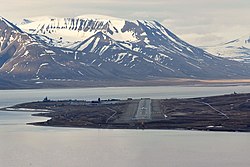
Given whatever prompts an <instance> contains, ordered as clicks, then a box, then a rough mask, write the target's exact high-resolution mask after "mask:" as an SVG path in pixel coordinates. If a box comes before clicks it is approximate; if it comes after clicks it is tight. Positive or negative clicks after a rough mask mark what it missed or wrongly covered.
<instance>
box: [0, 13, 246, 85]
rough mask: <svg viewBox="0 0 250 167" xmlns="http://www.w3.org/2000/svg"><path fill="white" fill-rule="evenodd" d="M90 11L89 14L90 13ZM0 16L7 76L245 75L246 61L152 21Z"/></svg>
mask: <svg viewBox="0 0 250 167" xmlns="http://www.w3.org/2000/svg"><path fill="white" fill-rule="evenodd" d="M91 17H92V18H91ZM91 17H90V16H79V17H75V18H56V17H40V18H31V19H25V20H24V21H23V22H22V24H20V25H19V26H18V27H19V28H18V27H17V26H15V25H14V24H12V23H10V22H9V21H7V20H6V19H3V18H1V19H0V48H1V50H0V76H2V77H5V78H8V79H12V80H25V81H34V82H37V83H41V81H44V80H46V81H62V80H70V81H79V80H113V81H116V80H127V79H136V80H147V79H157V78H158V79H159V78H203V79H208V78H209V79H211V78H213V79H215V78H216V79H218V78H248V77H250V70H249V67H248V66H246V65H242V63H239V62H236V61H230V60H227V59H223V58H220V57H216V56H213V55H211V54H209V53H207V52H205V51H204V50H202V49H200V48H197V47H194V46H192V45H190V44H188V43H186V42H184V41H183V40H181V39H180V38H178V37H177V36H176V35H175V34H173V33H172V32H170V31H169V30H168V29H166V28H165V27H164V26H162V25H161V24H160V23H158V22H156V21H145V20H136V21H131V20H124V19H119V18H109V17H104V16H91Z"/></svg>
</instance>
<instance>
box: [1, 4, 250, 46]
mask: <svg viewBox="0 0 250 167" xmlns="http://www.w3.org/2000/svg"><path fill="white" fill-rule="evenodd" d="M83 14H103V15H110V16H115V17H120V18H126V19H148V20H157V21H159V22H161V23H162V24H163V25H164V26H166V27H167V28H168V29H170V30H171V31H172V32H174V33H175V34H177V35H178V36H179V37H181V38H183V39H184V40H187V41H188V42H190V43H191V44H194V45H198V46H201V45H212V44H216V43H220V42H223V41H227V40H231V39H234V38H237V37H240V36H244V35H248V34H249V35H250V0H11V1H8V0H0V15H1V16H3V17H5V18H7V19H9V20H10V21H12V22H20V21H21V20H22V18H28V17H33V16H43V15H50V16H58V17H62V16H67V17H71V16H78V15H83Z"/></svg>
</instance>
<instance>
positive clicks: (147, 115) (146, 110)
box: [135, 99, 151, 120]
mask: <svg viewBox="0 0 250 167" xmlns="http://www.w3.org/2000/svg"><path fill="white" fill-rule="evenodd" d="M135 119H136V120H146V119H151V99H141V100H140V102H139V104H138V109H137V112H136V114H135Z"/></svg>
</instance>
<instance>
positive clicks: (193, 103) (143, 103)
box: [4, 93, 250, 132]
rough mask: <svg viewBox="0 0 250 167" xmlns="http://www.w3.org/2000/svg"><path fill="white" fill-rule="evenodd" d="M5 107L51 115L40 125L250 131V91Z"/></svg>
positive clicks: (46, 100) (52, 102)
mask: <svg viewBox="0 0 250 167" xmlns="http://www.w3.org/2000/svg"><path fill="white" fill-rule="evenodd" d="M4 110H15V111H16V110H17V111H31V112H34V111H35V112H37V113H35V114H33V115H34V116H44V117H49V118H50V119H48V120H47V121H46V122H35V123H29V124H33V125H40V126H56V127H81V128H103V129H185V130H208V131H240V132H250V94H237V93H232V94H228V95H221V96H213V97H200V98H186V99H150V98H141V99H132V98H128V99H126V100H120V99H108V100H101V99H100V98H98V99H97V100H96V101H85V100H58V101H55V100H49V99H48V98H45V99H44V100H43V101H38V102H30V103H24V104H18V105H15V106H12V107H9V108H4Z"/></svg>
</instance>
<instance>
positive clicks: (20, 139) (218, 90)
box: [0, 86, 250, 167]
mask: <svg viewBox="0 0 250 167" xmlns="http://www.w3.org/2000/svg"><path fill="white" fill-rule="evenodd" d="M233 92H237V93H245V92H250V86H226V87H221V86H220V87H204V86H203V87H191V86H188V87H184V86H171V87H170V86H168V87H116V88H113V87H108V88H84V89H43V90H0V107H7V106H10V105H14V104H17V103H22V102H28V101H37V100H42V99H43V98H44V97H46V96H47V97H48V98H50V99H54V100H57V99H83V100H95V99H97V98H99V97H100V98H101V99H112V98H120V99H126V98H128V97H132V98H141V97H150V98H157V99H160V98H185V97H200V96H212V95H220V94H229V93H233ZM46 119H48V118H43V117H33V116H31V113H26V112H13V111H12V112H8V111H0V167H29V166H34V167H57V166H58V167H83V166H84V167H113V166H115V167H128V166H129V167H249V166H250V158H249V155H250V133H237V132H203V131H184V130H101V129H81V128H55V127H39V126H32V125H26V123H27V122H36V121H45V120H46Z"/></svg>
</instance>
